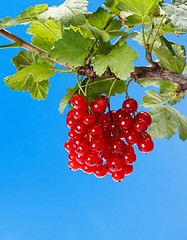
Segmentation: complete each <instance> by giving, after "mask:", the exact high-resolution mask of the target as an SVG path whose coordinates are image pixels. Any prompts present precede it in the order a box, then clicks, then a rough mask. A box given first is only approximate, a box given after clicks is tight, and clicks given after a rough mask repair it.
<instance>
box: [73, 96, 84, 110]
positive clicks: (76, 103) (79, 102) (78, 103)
mask: <svg viewBox="0 0 187 240" xmlns="http://www.w3.org/2000/svg"><path fill="white" fill-rule="evenodd" d="M70 104H71V106H73V107H74V108H76V109H78V108H82V109H87V103H86V99H85V97H84V96H83V95H81V94H78V93H77V94H75V95H73V96H72V97H71V99H70Z"/></svg>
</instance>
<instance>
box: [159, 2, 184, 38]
mask: <svg viewBox="0 0 187 240" xmlns="http://www.w3.org/2000/svg"><path fill="white" fill-rule="evenodd" d="M161 6H162V9H163V11H164V12H165V13H166V15H167V16H168V17H169V18H170V20H171V22H172V24H173V26H174V28H175V31H177V32H182V33H184V32H186V31H187V2H186V1H184V0H177V1H173V5H171V4H167V3H162V4H161Z"/></svg>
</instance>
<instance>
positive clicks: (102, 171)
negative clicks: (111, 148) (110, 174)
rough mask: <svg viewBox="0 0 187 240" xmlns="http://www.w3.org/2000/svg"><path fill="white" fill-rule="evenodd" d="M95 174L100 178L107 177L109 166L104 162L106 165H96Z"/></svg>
mask: <svg viewBox="0 0 187 240" xmlns="http://www.w3.org/2000/svg"><path fill="white" fill-rule="evenodd" d="M94 175H95V176H96V177H98V178H103V177H105V176H106V175H107V166H106V165H105V164H104V165H101V166H98V167H95V170H94Z"/></svg>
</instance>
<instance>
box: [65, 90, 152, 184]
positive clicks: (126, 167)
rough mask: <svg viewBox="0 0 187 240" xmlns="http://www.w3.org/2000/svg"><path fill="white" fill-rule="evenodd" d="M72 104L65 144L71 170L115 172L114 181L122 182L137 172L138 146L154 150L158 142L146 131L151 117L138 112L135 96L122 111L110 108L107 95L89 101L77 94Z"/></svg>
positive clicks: (67, 120)
mask: <svg viewBox="0 0 187 240" xmlns="http://www.w3.org/2000/svg"><path fill="white" fill-rule="evenodd" d="M70 104H71V106H72V107H73V109H71V110H70V111H69V112H68V114H67V119H66V124H67V126H68V127H69V129H70V130H69V132H68V136H69V140H68V141H67V142H66V143H65V144H64V147H65V149H66V151H67V152H69V155H68V159H69V162H68V166H69V168H70V169H72V170H74V171H76V170H78V169H81V170H82V171H83V172H85V173H87V174H91V173H94V175H95V176H96V177H98V178H102V177H104V176H106V175H107V174H111V175H112V179H113V180H114V181H122V180H123V179H124V177H125V176H127V175H129V174H130V173H132V171H133V163H134V162H135V161H136V154H135V152H134V145H137V146H138V149H139V150H140V151H141V152H143V153H149V152H151V151H152V150H153V148H154V143H153V141H152V139H151V136H150V135H149V134H148V133H147V132H146V131H147V129H148V127H149V125H150V124H151V122H152V119H151V116H150V115H149V114H148V113H146V112H139V113H136V111H137V108H138V104H137V102H136V100H134V99H133V98H128V99H126V100H125V101H124V102H123V104H122V108H120V109H119V110H117V111H114V110H112V111H111V110H110V108H109V111H108V112H105V111H106V108H107V106H108V97H107V96H100V97H98V98H96V99H94V100H92V101H91V102H88V101H87V99H86V98H85V97H84V96H83V95H81V94H75V95H73V96H72V98H71V99H70Z"/></svg>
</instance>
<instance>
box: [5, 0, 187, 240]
mask: <svg viewBox="0 0 187 240" xmlns="http://www.w3.org/2000/svg"><path fill="white" fill-rule="evenodd" d="M90 2H91V4H90V6H89V10H90V11H93V10H96V8H97V6H100V5H101V4H102V1H101V0H98V1H90ZM37 3H43V1H42V2H41V1H40V0H38V1H37V0H30V1H22V0H16V1H15V0H14V1H13V0H9V1H2V2H1V8H0V18H2V17H5V16H8V15H11V16H12V17H15V16H16V15H18V14H19V13H20V11H22V10H24V9H26V8H27V7H29V6H30V5H35V4H37ZM46 3H48V4H49V5H52V4H54V5H59V4H61V3H62V2H61V1H59V0H56V1H53V0H47V1H46ZM10 30H11V31H12V32H13V33H16V34H18V35H19V36H21V37H23V38H25V39H28V37H26V36H25V34H24V28H23V27H19V28H11V29H10ZM185 38H186V36H185V37H182V38H181V37H180V38H178V40H179V42H180V43H184V40H185ZM6 43H9V41H8V40H5V39H3V38H2V37H0V44H6ZM134 44H135V43H134ZM136 46H137V45H136ZM16 52H17V50H1V51H0V69H1V70H0V107H1V111H0V129H1V133H0V239H1V240H116V239H118V240H127V239H128V240H166V239H168V240H186V239H187V205H186V203H187V154H186V149H187V142H182V141H180V140H179V139H178V136H175V137H173V138H172V139H171V140H160V141H155V150H154V151H153V152H152V153H151V154H148V155H144V154H141V153H137V162H136V163H135V170H134V172H133V174H132V175H131V176H129V177H127V178H126V179H125V180H124V181H123V182H122V183H115V182H113V181H112V180H111V178H110V177H106V178H104V179H97V178H95V177H94V176H93V175H86V174H84V173H82V172H71V171H70V170H69V169H68V167H67V153H66V152H65V150H64V148H63V145H64V142H65V141H66V140H67V132H68V129H67V128H66V126H65V114H64V115H60V114H59V113H58V104H59V101H60V100H61V98H62V97H63V95H64V94H65V89H66V88H67V87H71V86H73V85H74V83H75V78H74V76H71V75H67V76H65V75H60V74H57V75H56V76H55V77H53V78H52V79H51V86H50V92H49V95H48V97H47V100H46V101H40V102H39V101H35V100H33V99H32V98H31V97H30V96H29V94H28V93H20V92H16V91H15V92H13V91H11V90H10V89H9V88H8V87H6V86H5V84H4V82H3V78H4V77H6V76H7V75H11V74H13V73H14V67H13V66H12V64H11V62H10V58H11V57H13V56H14V55H15V54H16ZM138 64H139V65H141V64H144V62H143V61H142V60H139V61H138ZM132 96H133V97H135V98H137V99H138V101H139V102H140V100H141V97H142V96H143V89H140V88H137V89H135V90H134V91H133V93H132ZM123 98H124V96H117V97H115V98H114V99H112V102H113V108H119V107H120V106H121V102H122V101H123ZM177 108H178V109H179V110H180V111H181V112H182V113H183V114H186V115H187V98H185V100H184V101H182V102H181V103H180V104H178V106H177ZM67 110H68V109H67ZM66 112H67V111H66Z"/></svg>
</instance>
